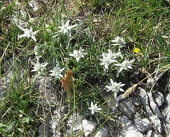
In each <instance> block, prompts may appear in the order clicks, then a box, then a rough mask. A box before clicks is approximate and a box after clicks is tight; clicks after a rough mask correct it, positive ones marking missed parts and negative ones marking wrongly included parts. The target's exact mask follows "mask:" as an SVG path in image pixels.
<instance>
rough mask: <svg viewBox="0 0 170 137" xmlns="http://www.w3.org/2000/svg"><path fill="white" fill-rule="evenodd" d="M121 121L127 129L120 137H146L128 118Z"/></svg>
mask: <svg viewBox="0 0 170 137" xmlns="http://www.w3.org/2000/svg"><path fill="white" fill-rule="evenodd" d="M121 120H122V123H123V124H124V127H125V129H124V131H123V133H122V134H121V136H120V137H144V136H143V135H142V133H140V132H139V130H138V128H137V127H136V126H135V125H134V124H133V123H132V122H131V121H130V120H128V118H127V117H125V116H123V117H122V118H121Z"/></svg>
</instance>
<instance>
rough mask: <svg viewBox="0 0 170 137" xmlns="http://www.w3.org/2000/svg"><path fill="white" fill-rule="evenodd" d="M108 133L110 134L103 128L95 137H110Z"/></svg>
mask: <svg viewBox="0 0 170 137" xmlns="http://www.w3.org/2000/svg"><path fill="white" fill-rule="evenodd" d="M108 133H109V131H108V129H107V128H104V127H102V128H101V129H100V130H99V131H98V132H97V133H96V135H95V136H94V137H108Z"/></svg>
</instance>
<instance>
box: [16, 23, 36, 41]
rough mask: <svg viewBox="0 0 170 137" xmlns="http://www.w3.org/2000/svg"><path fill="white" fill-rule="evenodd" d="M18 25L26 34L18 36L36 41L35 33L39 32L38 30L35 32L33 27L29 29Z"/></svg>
mask: <svg viewBox="0 0 170 137" xmlns="http://www.w3.org/2000/svg"><path fill="white" fill-rule="evenodd" d="M17 27H18V28H19V29H20V30H22V31H23V32H24V34H22V35H19V36H18V38H22V37H27V38H32V39H33V40H34V41H35V42H36V38H35V34H37V33H38V31H34V32H33V30H32V27H31V28H30V29H27V28H26V29H24V28H23V27H21V26H19V25H17Z"/></svg>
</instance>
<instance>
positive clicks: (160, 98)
mask: <svg viewBox="0 0 170 137" xmlns="http://www.w3.org/2000/svg"><path fill="white" fill-rule="evenodd" d="M155 102H156V103H157V105H158V107H160V106H161V105H162V104H163V103H164V96H163V94H162V93H161V92H158V93H157V94H156V95H155Z"/></svg>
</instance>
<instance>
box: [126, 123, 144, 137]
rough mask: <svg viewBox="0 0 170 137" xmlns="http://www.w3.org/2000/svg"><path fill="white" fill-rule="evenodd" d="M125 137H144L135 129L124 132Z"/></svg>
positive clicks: (131, 126)
mask: <svg viewBox="0 0 170 137" xmlns="http://www.w3.org/2000/svg"><path fill="white" fill-rule="evenodd" d="M130 128H134V125H130ZM125 137H144V136H143V135H142V134H141V133H140V132H139V131H136V130H135V129H132V130H128V131H126V135H125Z"/></svg>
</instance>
